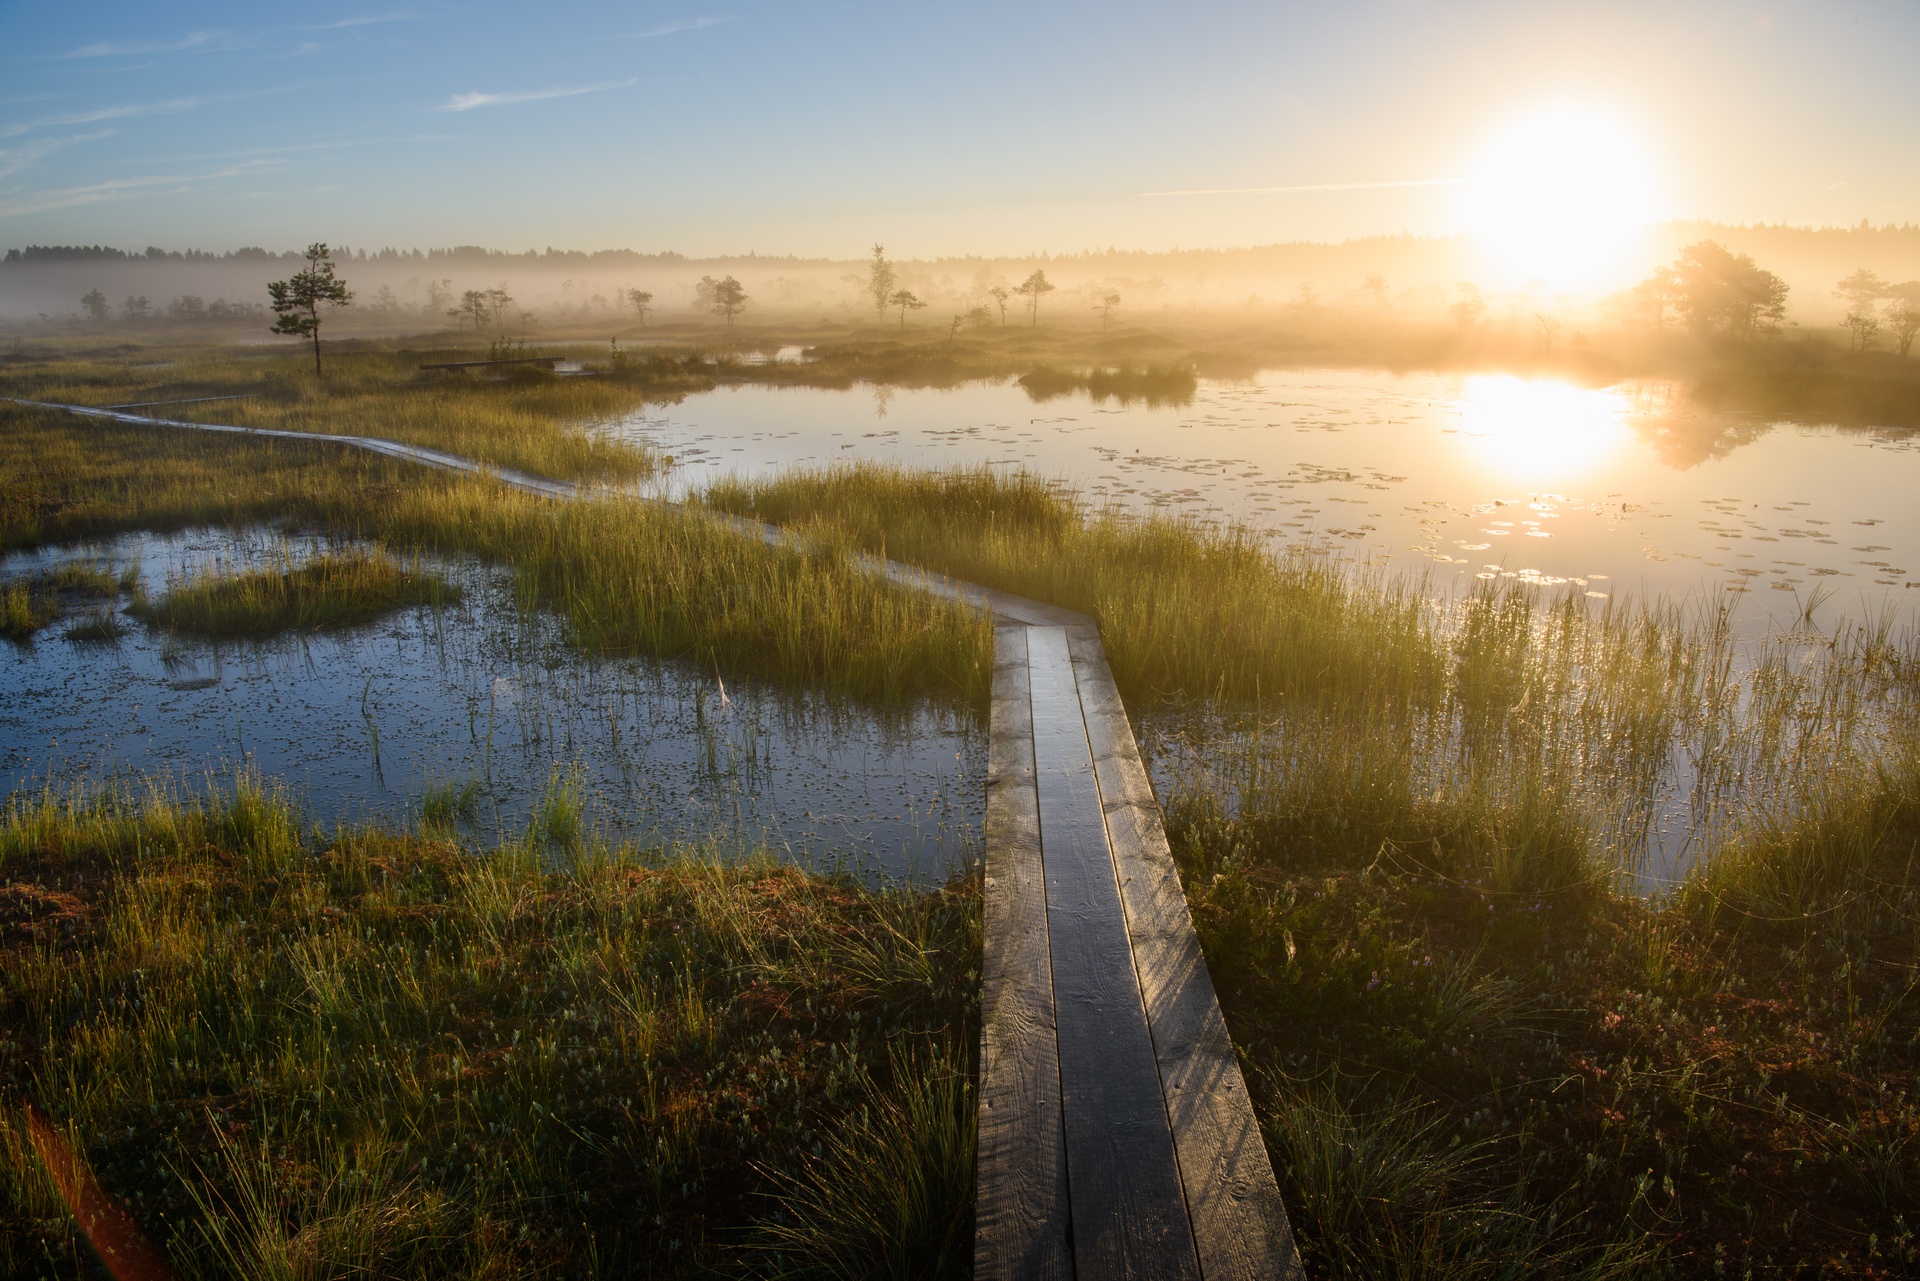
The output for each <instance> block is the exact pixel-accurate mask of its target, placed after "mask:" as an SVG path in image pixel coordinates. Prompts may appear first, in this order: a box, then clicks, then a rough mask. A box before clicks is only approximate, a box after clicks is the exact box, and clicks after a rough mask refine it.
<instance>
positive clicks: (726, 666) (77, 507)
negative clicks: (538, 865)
mask: <svg viewBox="0 0 1920 1281" xmlns="http://www.w3.org/2000/svg"><path fill="white" fill-rule="evenodd" d="M270 521H272V522H286V523H288V524H289V525H291V526H292V527H297V528H308V529H314V530H319V531H324V532H328V533H331V534H335V535H338V536H342V537H346V538H353V539H365V540H368V541H371V542H375V543H378V544H381V545H384V546H386V547H389V548H391V549H392V550H394V551H396V552H399V553H401V554H403V555H405V554H430V555H447V556H455V555H477V556H480V557H482V558H484V559H487V560H489V561H493V562H496V563H501V564H508V565H512V566H514V568H515V571H516V574H517V576H518V581H519V584H520V589H521V591H522V594H523V597H524V599H525V600H526V601H527V602H528V603H529V604H539V605H542V606H544V607H547V608H551V609H554V610H556V611H558V612H559V613H560V614H562V615H563V616H564V617H566V618H567V619H568V620H569V621H570V622H571V623H572V625H573V628H574V633H575V637H576V639H577V640H578V642H579V643H580V644H582V645H584V646H586V647H589V648H593V649H597V650H601V651H606V652H643V653H650V654H660V655H668V656H681V657H688V658H693V659H696V660H698V661H700V662H702V663H705V664H711V665H717V666H718V667H720V668H721V669H723V670H726V671H740V672H743V673H746V674H750V675H759V676H766V677H771V678H774V679H780V680H786V681H790V682H797V683H807V684H811V685H815V686H818V687H822V688H825V689H828V690H832V691H837V692H840V693H845V694H850V695H854V696H857V697H861V698H863V699H868V700H871V701H874V702H887V701H892V700H898V699H903V698H909V697H922V696H934V697H939V698H943V699H949V700H955V701H959V702H962V703H965V704H967V705H969V706H974V707H982V706H984V704H985V700H986V689H987V682H988V680H989V678H990V667H989V659H988V654H989V650H990V637H989V635H988V623H987V620H986V619H984V618H983V617H981V616H979V615H976V614H973V613H970V612H968V611H966V610H963V609H960V608H957V607H955V606H953V605H951V604H948V603H945V602H942V601H938V600H936V599H934V598H932V597H929V596H926V595H924V594H921V593H918V592H913V591H909V590H906V589H903V588H898V587H894V586H892V585H890V584H888V583H886V582H884V581H883V580H881V579H879V578H878V577H876V576H874V575H871V574H869V573H867V572H866V571H865V570H863V569H862V568H860V566H859V565H858V563H857V562H856V561H855V560H854V559H852V558H851V557H849V556H848V555H847V554H846V553H845V551H844V550H843V549H842V550H836V549H835V548H834V546H833V545H831V544H826V545H822V546H818V547H815V546H811V545H809V546H797V547H778V548H775V547H769V546H767V545H765V544H764V543H762V542H760V541H759V540H757V539H753V538H748V537H744V536H742V535H741V534H740V533H739V532H738V531H737V530H735V529H733V528H731V527H730V526H729V525H727V524H726V523H725V522H723V521H720V520H717V519H715V518H714V517H712V516H709V515H707V514H705V513H703V512H700V511H697V510H696V511H689V510H680V509H675V508H671V507H664V506H659V505H655V504H649V503H643V502H639V501H635V500H628V499H621V498H607V499H602V500H594V501H586V502H572V503H566V502H555V501H552V500H549V499H543V498H536V497H533V496H530V495H526V494H522V493H519V492H517V491H513V490H508V489H505V488H503V487H501V486H499V485H497V484H495V483H493V482H491V481H488V480H483V479H475V478H471V477H462V476H454V475H447V474H443V473H437V472H432V471H429V470H427V469H425V468H421V467H418V466H415V465H412V464H407V463H401V462H397V461H393V460H388V459H384V458H380V457H377V456H373V455H361V454H340V453H336V452H334V451H333V450H331V449H330V448H328V447H327V446H325V445H320V444H311V445H310V444H301V443H289V442H275V441H261V440H245V439H236V438H233V437H229V436H202V435H200V434H197V433H194V432H192V431H190V430H183V429H169V428H152V427H129V426H122V425H117V424H110V423H109V424H94V423H83V422H78V421H76V420H73V419H71V418H70V417H68V416H66V415H58V414H53V413H50V412H47V411H38V410H26V409H20V408H17V407H10V406H0V546H5V547H15V548H17V547H30V546H38V545H42V544H49V543H55V544H58V543H70V542H76V541H79V540H82V539H86V538H96V537H103V536H107V535H110V534H114V533H119V532H123V531H126V530H133V529H153V530H163V531H164V530H171V529H180V528H186V527H190V526H194V525H207V524H217V525H223V526H227V527H230V528H245V527H248V526H253V525H258V524H263V523H266V522H270Z"/></svg>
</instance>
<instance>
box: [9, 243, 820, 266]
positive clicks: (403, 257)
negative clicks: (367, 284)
mask: <svg viewBox="0 0 1920 1281" xmlns="http://www.w3.org/2000/svg"><path fill="white" fill-rule="evenodd" d="M302 256H303V251H301V250H297V249H289V250H287V251H285V252H284V253H272V252H269V251H268V250H265V249H260V248H257V247H254V246H247V247H244V248H240V249H233V250H229V251H228V252H226V253H210V252H208V251H207V250H204V249H162V248H160V247H159V246H158V245H148V246H147V248H146V250H145V252H141V253H135V252H130V251H128V250H125V249H115V248H112V247H111V246H108V245H28V246H27V247H26V248H24V249H9V250H7V255H6V257H5V258H4V259H0V261H3V262H23V263H24V262H299V261H301V259H302ZM333 256H334V259H335V260H336V261H339V262H347V261H352V262H463V263H473V262H497V263H582V264H619V263H678V262H686V261H687V258H686V255H684V254H677V253H671V252H669V253H657V254H643V253H637V252H635V251H634V250H632V249H598V250H595V251H593V252H592V253H587V252H585V251H583V250H579V249H553V248H548V249H546V250H538V249H529V250H527V251H526V252H525V253H511V252H508V251H503V250H499V249H484V248H482V247H480V246H479V245H455V246H454V247H453V248H451V249H394V248H386V249H376V250H373V251H372V252H368V251H367V250H365V249H349V248H347V247H346V246H344V245H343V246H340V247H338V248H336V249H335V250H334V251H333ZM744 256H745V257H747V258H755V257H759V256H760V255H755V254H746V255H744ZM778 261H783V262H784V261H799V260H798V259H787V258H783V259H778Z"/></svg>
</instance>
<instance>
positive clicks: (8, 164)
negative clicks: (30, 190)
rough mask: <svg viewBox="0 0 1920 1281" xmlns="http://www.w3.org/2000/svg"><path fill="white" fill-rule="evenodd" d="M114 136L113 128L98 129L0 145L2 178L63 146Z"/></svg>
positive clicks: (0, 176) (0, 173) (0, 174)
mask: <svg viewBox="0 0 1920 1281" xmlns="http://www.w3.org/2000/svg"><path fill="white" fill-rule="evenodd" d="M112 136H113V130H111V129H96V130H94V131H93V132H92V133H76V134H70V135H68V136H67V137H65V138H42V139H41V140H40V141H38V142H29V143H27V144H25V145H24V146H17V147H0V178H6V177H10V176H11V175H13V174H16V173H19V172H20V171H21V170H22V169H25V168H27V167H28V166H29V165H31V164H33V163H34V162H35V161H37V160H40V159H42V158H43V157H45V156H49V155H52V154H53V153H54V152H56V151H59V150H61V149H63V148H66V147H71V146H73V145H74V144H75V143H81V142H98V141H100V139H102V138H110V137H112Z"/></svg>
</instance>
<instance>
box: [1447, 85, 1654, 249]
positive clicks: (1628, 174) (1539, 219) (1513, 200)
mask: <svg viewBox="0 0 1920 1281" xmlns="http://www.w3.org/2000/svg"><path fill="white" fill-rule="evenodd" d="M1469 199H1470V201H1471V216H1472V225H1473V228H1474V230H1475V232H1476V233H1477V234H1478V235H1479V237H1480V239H1481V240H1482V242H1483V243H1484V244H1485V246H1486V247H1487V248H1488V249H1489V250H1490V251H1491V252H1492V253H1493V254H1494V255H1495V256H1496V257H1497V258H1498V259H1499V260H1500V262H1501V264H1502V265H1503V266H1505V267H1506V268H1507V269H1508V270H1510V271H1512V272H1514V273H1516V274H1517V275H1519V276H1520V277H1522V278H1527V279H1539V280H1543V281H1545V282H1547V283H1548V284H1551V285H1559V286H1572V285H1582V284H1592V283H1595V282H1597V281H1600V280H1602V279H1604V278H1606V277H1607V276H1609V275H1610V274H1611V273H1612V272H1613V271H1615V270H1616V269H1618V267H1619V266H1620V262H1621V259H1622V257H1623V256H1624V254H1625V252H1626V251H1627V249H1628V248H1629V246H1630V244H1631V242H1632V239H1633V236H1634V234H1635V232H1637V231H1638V230H1639V228H1640V227H1641V226H1643V225H1644V224H1645V223H1646V221H1647V218H1648V214H1649V210H1648V205H1649V190H1648V178H1647V165H1646V160H1645V157H1644V155H1643V153H1642V150H1641V148H1640V147H1639V146H1638V145H1637V144H1636V143H1635V141H1634V139H1633V138H1632V137H1631V136H1629V134H1628V133H1627V132H1626V131H1625V130H1624V129H1622V128H1621V127H1620V126H1619V125H1618V124H1617V123H1616V122H1614V121H1613V120H1611V119H1609V118H1607V117H1606V116H1604V115H1600V114H1598V113H1594V112H1582V111H1559V112H1552V113H1548V114H1542V115H1537V116H1533V117H1530V118H1528V119H1526V120H1523V121H1521V122H1520V123H1518V124H1516V125H1514V126H1512V127H1511V128H1509V129H1507V130H1506V131H1505V132H1504V133H1502V134H1500V135H1499V136H1498V137H1496V138H1495V139H1494V141H1493V143H1492V145H1491V146H1489V147H1488V148H1487V150H1486V153H1485V154H1484V156H1483V158H1482V160H1481V163H1480V166H1479V169H1478V172H1477V174H1476V176H1475V177H1474V179H1473V181H1472V184H1471V186H1470V188H1469Z"/></svg>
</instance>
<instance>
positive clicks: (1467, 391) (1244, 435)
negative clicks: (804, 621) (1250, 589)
mask: <svg viewBox="0 0 1920 1281" xmlns="http://www.w3.org/2000/svg"><path fill="white" fill-rule="evenodd" d="M608 430H610V431H613V432H615V433H617V434H619V435H621V436H624V437H626V438H629V439H634V440H641V441H645V442H647V443H649V444H651V445H654V446H655V447H657V448H658V449H660V450H661V451H663V452H665V453H667V454H670V455H672V456H673V458H674V460H675V463H676V467H675V472H674V477H675V479H674V483H675V485H676V486H677V487H678V488H679V489H681V490H682V491H685V490H691V489H696V488H698V487H699V486H700V485H702V484H704V483H707V482H708V481H710V480H711V479H713V478H716V477H718V476H720V475H723V474H728V473H735V474H741V475H764V474H767V473H771V472H773V471H777V470H779V469H781V468H783V467H788V466H792V465H795V464H803V465H820V464H830V463H836V462H843V461H851V460H879V461H887V462H897V463H902V464H905V465H909V466H942V465H952V464H981V463H986V464H991V465H995V466H1007V467H1015V466H1024V467H1028V468H1031V469H1033V470H1035V471H1037V472H1040V473H1042V474H1044V475H1047V476H1050V477H1057V478H1059V479H1062V480H1065V481H1067V482H1069V483H1071V484H1072V485H1074V486H1075V487H1076V488H1078V489H1079V490H1080V491H1081V492H1082V493H1084V494H1085V495H1086V496H1087V497H1088V498H1090V499H1092V500H1093V501H1095V502H1107V503H1114V504H1118V505H1121V506H1124V507H1127V508H1130V509H1134V510H1139V511H1161V512H1183V513H1190V514H1192V515H1195V516H1199V517H1203V518H1211V519H1226V520H1233V521H1237V522H1241V523H1244V524H1247V525H1250V526H1253V527H1255V528H1257V529H1260V530H1262V531H1265V532H1266V533H1267V534H1268V535H1269V536H1270V537H1271V538H1272V539H1274V540H1275V541H1276V542H1296V541H1297V542H1307V543H1314V544H1318V545H1321V546H1325V547H1328V548H1330V549H1332V550H1333V551H1334V552H1335V553H1336V554H1339V555H1341V556H1344V557H1348V558H1351V559H1353V560H1355V561H1360V562H1368V563H1373V564H1378V565H1385V566H1389V567H1391V568H1393V569H1396V570H1402V571H1412V572H1415V573H1418V574H1421V575H1424V576H1426V577H1428V578H1429V579H1430V580H1431V582H1432V584H1433V586H1434V588H1435V589H1436V590H1438V591H1441V592H1443V593H1444V592H1448V591H1452V590H1457V589H1459V588H1460V587H1463V586H1465V585H1467V584H1470V583H1471V582H1473V581H1474V580H1478V579H1491V578H1508V579H1519V580H1525V581H1529V582H1535V583H1540V584H1543V585H1545V586H1547V587H1550V588H1554V589H1557V590H1563V591H1579V592H1583V593H1585V594H1587V595H1589V596H1592V597H1594V598H1596V599H1598V598H1605V597H1608V596H1614V595H1627V596H1631V597H1634V598H1636V599H1646V598H1649V597H1653V596H1659V595H1665V596H1669V597H1672V598H1675V599H1685V598H1688V597H1698V596H1701V595H1711V594H1716V593H1719V592H1722V591H1733V592H1736V593H1740V594H1742V595H1743V596H1744V597H1745V598H1746V599H1744V600H1743V601H1741V602H1740V608H1739V611H1738V613H1737V615H1736V616H1737V617H1738V618H1739V619H1741V620H1742V621H1743V623H1744V624H1745V626H1746V627H1747V629H1749V630H1750V631H1751V630H1765V629H1766V628H1767V627H1770V626H1771V625H1773V624H1776V623H1779V622H1783V621H1785V620H1788V619H1791V618H1795V617H1797V616H1798V615H1799V613H1800V611H1801V609H1802V607H1803V606H1804V605H1805V604H1807V603H1808V602H1810V601H1811V600H1812V599H1813V597H1814V594H1815V593H1816V592H1818V593H1819V596H1820V598H1821V599H1823V600H1825V601H1826V602H1827V603H1826V604H1825V605H1823V606H1822V607H1821V609H1820V611H1818V614H1819V618H1820V619H1821V620H1829V619H1831V618H1832V617H1833V616H1834V615H1835V614H1836V613H1837V612H1838V611H1841V610H1845V611H1847V612H1849V613H1854V614H1858V613H1861V612H1863V611H1877V610H1879V609H1882V608H1886V607H1888V606H1891V607H1893V608H1895V609H1896V610H1898V611H1899V612H1900V613H1901V614H1903V615H1904V616H1906V617H1908V618H1911V617H1912V615H1913V613H1914V606H1915V604H1916V603H1920V591H1915V592H1909V591H1908V588H1909V586H1910V585H1920V501H1917V496H1920V435H1916V434H1915V433H1912V432H1904V431H1894V430H1873V429H1857V428H1847V429H1842V428H1835V427H1829V426H1821V425H1818V424H1806V423H1794V422H1776V421H1768V420H1764V419H1757V418H1742V417H1739V416H1735V415H1728V414H1716V413H1710V412H1706V411H1702V410H1700V409H1698V408H1696V407H1694V406H1692V405H1690V404H1689V403H1688V402H1687V399H1686V397H1685V395H1684V393H1683V392H1682V390H1681V389H1680V388H1678V387H1676V386H1674V385H1671V384H1665V383H1636V384H1624V385H1621V386H1616V387H1608V388H1599V389H1593V388H1583V387H1578V386H1575V385H1573V384H1570V383H1565V382H1560V381H1556V380H1549V379H1525V378H1519V377H1514V376H1511V375H1445V374H1405V375H1395V374H1389V373H1382V372H1375V371H1356V370H1320V371H1284V372H1269V373H1265V374H1262V375H1260V376H1258V377H1256V378H1253V379H1249V380H1247V381H1243V382H1225V381H1208V382H1203V383H1202V384H1201V386H1200V389H1199V392H1198V394H1197V395H1196V396H1195V397H1194V399H1193V400H1192V402H1191V403H1189V404H1186V405H1180V406H1157V407H1156V406H1149V405H1143V404H1133V405H1119V404H1116V403H1114V402H1106V403H1100V402H1094V401H1089V400H1088V399H1087V398H1086V397H1084V396H1081V397H1077V398H1072V399H1064V398H1063V399H1058V400H1053V401H1049V402H1045V403H1039V404H1036V403H1035V402H1034V401H1032V400H1031V399H1030V398H1029V397H1028V396H1027V394H1026V393H1025V391H1024V390H1023V389H1022V388H1020V387H1019V386H1018V385H1016V384H1013V383H999V384H994V383H975V384H969V385H966V386H963V387H959V388H955V389H924V390H900V389H894V388H856V389H854V390H852V391H836V390H820V389H814V388H781V387H769V386H765V385H759V384H752V385H743V386H735V387H726V388H722V389H720V390H718V391H715V392H714V393H712V394H710V395H704V396H698V397H693V398H689V399H688V400H686V401H684V402H682V403H681V404H678V405H673V406H669V407H666V408H664V409H661V408H650V409H649V410H647V411H646V412H643V413H640V414H636V415H634V416H632V417H630V418H628V419H626V420H625V421H624V422H621V423H619V424H616V425H614V426H612V427H610V428H608Z"/></svg>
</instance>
